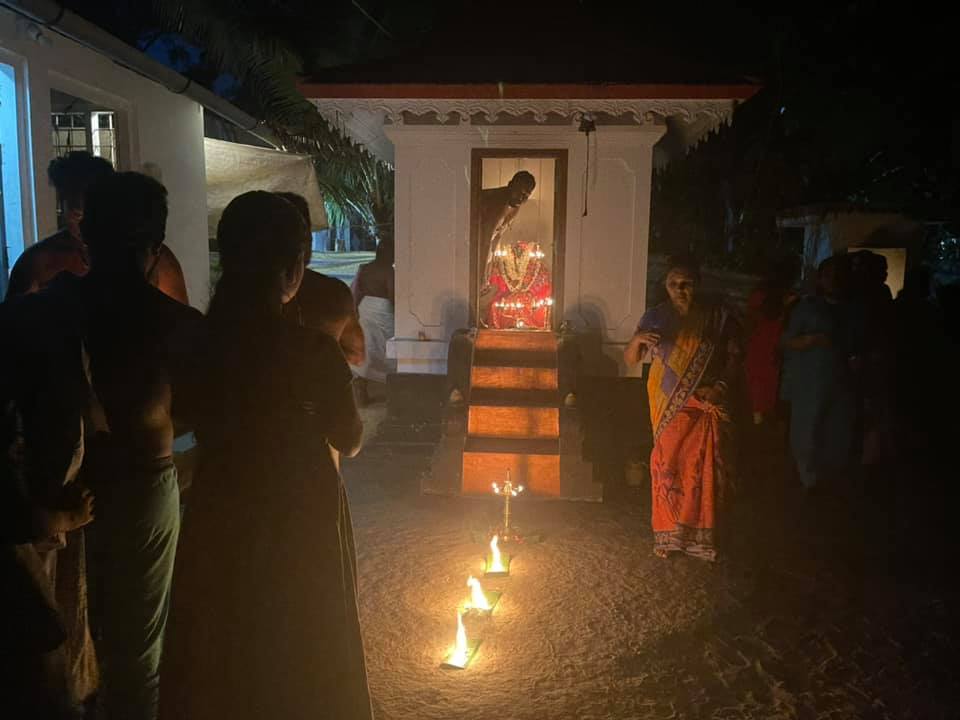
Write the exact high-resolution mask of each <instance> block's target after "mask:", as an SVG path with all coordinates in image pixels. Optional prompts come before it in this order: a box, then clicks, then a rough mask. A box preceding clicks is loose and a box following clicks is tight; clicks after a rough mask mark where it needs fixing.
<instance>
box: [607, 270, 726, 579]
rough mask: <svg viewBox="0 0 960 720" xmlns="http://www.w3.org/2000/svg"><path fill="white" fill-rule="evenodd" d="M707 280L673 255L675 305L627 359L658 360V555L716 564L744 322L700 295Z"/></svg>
mask: <svg viewBox="0 0 960 720" xmlns="http://www.w3.org/2000/svg"><path fill="white" fill-rule="evenodd" d="M699 281H700V273H699V269H698V267H697V264H696V262H695V261H693V260H690V259H685V258H671V260H670V263H669V265H668V269H667V277H666V288H667V295H668V296H669V301H667V302H664V303H661V304H660V305H657V306H655V307H653V308H651V309H650V310H648V311H647V312H646V313H644V315H643V317H642V318H641V320H640V323H639V325H638V326H637V331H636V333H635V334H634V336H633V338H632V339H631V341H630V343H629V344H628V345H627V348H626V350H625V351H624V359H625V360H626V362H627V364H628V365H636V364H637V363H638V362H640V361H641V360H642V359H643V356H644V355H645V354H646V353H648V352H649V353H650V355H651V360H652V364H651V367H650V375H649V378H648V380H647V395H648V397H649V400H650V419H651V421H652V424H653V435H654V446H653V454H652V456H651V458H650V476H651V481H652V485H653V488H652V489H653V535H654V553H655V554H656V555H658V556H659V557H664V558H665V557H667V556H669V555H670V554H671V553H675V552H683V553H686V554H688V555H693V556H695V557H699V558H703V559H705V560H711V561H712V560H715V559H716V555H717V552H716V546H715V538H714V532H715V529H716V521H717V513H718V510H719V509H720V508H721V504H722V501H723V494H724V491H725V489H726V487H725V483H726V476H725V469H726V468H725V465H724V455H725V453H726V451H727V438H728V437H729V433H728V428H729V427H730V417H729V414H728V410H727V401H728V398H729V397H730V392H729V389H728V388H729V386H730V385H733V384H734V381H735V378H736V376H737V372H738V367H737V363H738V360H739V357H740V354H741V353H740V350H739V345H738V342H737V339H736V330H737V328H736V323H735V322H733V320H732V318H731V316H730V313H729V312H728V311H727V309H726V308H725V307H724V306H723V305H722V304H721V303H718V302H708V301H705V300H703V299H700V298H698V297H697V293H696V289H697V285H698V284H699Z"/></svg>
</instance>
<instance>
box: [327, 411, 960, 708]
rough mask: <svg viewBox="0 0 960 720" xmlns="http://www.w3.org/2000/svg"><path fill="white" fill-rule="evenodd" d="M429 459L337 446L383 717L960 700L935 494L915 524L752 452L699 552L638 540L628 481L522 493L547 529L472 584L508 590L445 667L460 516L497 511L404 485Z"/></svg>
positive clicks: (381, 446) (644, 536)
mask: <svg viewBox="0 0 960 720" xmlns="http://www.w3.org/2000/svg"><path fill="white" fill-rule="evenodd" d="M378 412H382V411H378V410H377V409H376V408H371V409H368V410H366V411H365V415H366V416H367V419H368V423H369V424H370V425H375V424H376V421H377V420H378V419H379V415H378ZM428 465H429V454H428V453H427V452H426V451H425V449H424V448H422V447H418V446H404V445H389V444H385V443H377V442H375V441H374V442H372V443H371V444H369V445H368V447H367V448H366V450H365V451H364V452H363V453H362V454H361V455H360V456H359V457H358V458H355V459H353V460H350V461H348V462H347V463H345V469H344V475H345V477H346V479H347V483H348V486H349V491H350V496H351V502H352V512H353V518H354V524H355V531H356V538H357V544H358V551H359V566H360V574H361V596H360V597H361V615H362V622H363V626H364V631H365V643H366V652H367V663H368V673H369V680H370V686H371V691H372V695H373V700H374V707H375V710H376V713H377V717H378V718H379V719H380V720H406V719H410V720H412V719H414V718H416V719H418V720H431V719H437V720H439V719H443V720H447V719H449V718H460V719H472V718H476V719H478V720H479V719H490V720H492V719H495V718H514V719H516V720H524V719H526V718H530V719H533V718H538V719H539V718H583V719H585V720H586V719H589V718H657V719H666V718H677V719H679V718H712V719H716V720H736V719H739V718H769V719H774V718H784V719H785V718H816V719H822V720H827V719H830V720H837V719H840V718H891V719H900V718H923V719H924V720H933V719H935V718H956V717H960V689H958V688H960V683H958V682H957V681H958V672H957V670H955V669H954V665H955V664H956V663H955V662H954V661H955V650H956V646H957V642H956V637H957V636H956V633H955V631H956V629H957V627H958V622H957V604H956V599H957V595H956V593H955V590H954V587H953V583H952V582H950V573H952V571H953V569H954V568H955V567H956V565H955V555H954V554H953V546H952V545H949V546H948V545H944V544H943V543H942V542H940V541H939V536H937V535H935V534H934V535H933V536H931V535H930V533H936V532H939V530H938V529H937V528H939V527H940V525H939V524H938V523H940V521H941V518H940V516H941V515H942V514H943V513H941V512H940V510H941V509H942V505H943V503H937V504H936V506H931V505H930V504H929V502H928V501H926V500H923V499H918V500H917V505H918V506H919V507H920V508H926V517H925V518H924V519H923V521H922V522H920V524H919V526H917V527H912V526H910V525H909V524H905V520H904V519H905V518H907V519H909V518H916V517H923V515H922V513H920V514H918V513H917V512H914V511H913V510H912V509H911V510H910V511H907V510H906V509H905V507H906V506H905V505H904V503H905V502H907V503H908V501H907V500H905V499H904V498H903V497H900V496H896V497H891V493H890V492H886V493H885V494H884V495H883V497H881V498H880V499H876V500H871V501H870V502H869V503H865V502H863V497H864V495H863V491H862V490H853V489H852V488H851V489H850V490H849V491H846V490H845V491H844V492H840V493H834V494H829V495H828V496H827V497H819V498H815V499H808V498H803V497H801V496H800V494H799V493H797V492H795V491H793V490H792V489H791V486H790V485H789V483H787V482H786V481H785V480H783V479H782V475H783V473H782V470H780V469H778V468H777V467H775V466H774V465H769V466H766V467H760V468H759V469H755V470H754V477H756V478H759V479H757V480H754V481H753V484H752V486H751V487H750V488H748V489H749V492H747V489H744V491H743V492H741V494H740V498H739V499H738V502H737V504H736V509H735V510H734V511H732V513H731V514H730V515H729V517H730V518H731V525H732V526H733V527H734V528H736V530H734V531H733V532H730V533H729V535H728V537H729V540H728V543H727V546H728V548H729V552H728V553H727V556H726V559H725V560H724V561H722V562H720V563H718V564H716V565H710V564H706V563H703V562H701V561H698V560H695V559H688V558H676V559H672V560H668V561H664V560H660V559H658V558H656V557H654V556H653V554H652V552H651V549H652V543H651V534H650V527H649V520H648V515H649V510H648V507H647V506H646V502H645V499H644V498H643V497H642V496H641V495H639V494H638V495H637V496H634V497H630V496H625V497H624V498H623V500H622V501H618V502H615V503H610V502H608V503H605V504H602V505H601V504H575V503H566V502H543V501H539V502H538V501H527V502H522V503H518V505H517V507H516V521H517V523H519V524H520V525H522V526H523V527H524V528H526V529H528V530H532V529H536V530H537V531H540V532H542V533H543V539H542V541H541V542H539V543H536V544H527V545H525V546H523V547H521V548H520V549H519V550H518V552H517V554H516V557H515V561H514V565H513V572H512V573H511V577H509V578H508V579H505V580H503V581H500V582H491V583H488V584H487V585H486V587H487V588H488V589H500V590H503V592H504V595H503V599H502V600H501V602H500V605H499V607H498V608H497V609H496V611H495V613H494V616H493V617H492V618H491V619H489V620H485V621H477V622H470V623H468V625H467V629H468V633H469V634H470V635H471V636H472V637H477V638H481V639H482V645H481V647H480V650H479V653H478V655H477V657H476V658H475V660H474V662H473V664H472V665H471V666H470V667H469V668H467V669H466V670H463V671H449V670H442V669H440V668H439V664H440V662H441V660H442V659H443V656H444V654H445V652H446V651H447V650H448V649H449V647H450V646H451V644H452V642H453V639H454V631H455V627H456V625H455V624H456V616H455V609H456V607H457V605H458V603H460V602H461V601H462V600H464V599H465V597H466V595H467V588H466V585H465V583H466V579H467V576H468V575H469V574H471V573H474V574H476V573H478V572H479V571H480V569H481V564H482V555H483V551H484V547H483V546H482V545H481V544H478V543H477V542H475V541H474V538H473V533H474V531H476V530H479V529H483V528H484V527H486V526H488V525H489V524H490V523H492V522H494V521H495V519H496V516H497V509H498V507H497V505H496V504H495V503H496V501H491V502H487V501H485V500H468V499H460V498H439V497H429V496H421V495H420V494H419V492H418V477H419V474H420V473H421V472H423V471H425V470H426V469H427V467H428ZM918 482H919V481H918ZM871 493H872V494H871V495H870V497H873V495H874V494H876V492H875V491H873V490H871ZM894 495H895V493H894ZM908 495H909V497H911V498H915V497H916V493H913V492H911V493H908ZM864 507H868V508H870V509H869V511H867V510H863V508H864ZM911 508H912V506H911ZM925 533H926V535H924V534H925ZM931 541H932V542H931ZM917 548H921V549H922V551H923V552H922V554H919V555H918V554H917V552H916V549H917Z"/></svg>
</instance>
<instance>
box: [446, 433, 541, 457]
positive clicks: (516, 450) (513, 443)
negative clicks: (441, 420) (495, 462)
mask: <svg viewBox="0 0 960 720" xmlns="http://www.w3.org/2000/svg"><path fill="white" fill-rule="evenodd" d="M463 449H464V451H466V452H477V453H501V454H502V453H508V454H512V455H559V454H560V440H559V438H558V439H556V440H531V439H529V438H485V437H468V438H467V440H466V443H464V446H463Z"/></svg>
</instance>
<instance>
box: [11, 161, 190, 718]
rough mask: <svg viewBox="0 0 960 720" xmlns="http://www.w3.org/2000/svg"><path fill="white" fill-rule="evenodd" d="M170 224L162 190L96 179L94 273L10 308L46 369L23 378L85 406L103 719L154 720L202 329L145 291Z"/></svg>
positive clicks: (90, 202)
mask: <svg viewBox="0 0 960 720" xmlns="http://www.w3.org/2000/svg"><path fill="white" fill-rule="evenodd" d="M166 218H167V198H166V190H165V189H164V187H163V186H162V185H161V184H160V183H158V182H157V181H155V180H153V179H151V178H149V177H147V176H145V175H140V174H138V173H114V174H110V175H108V176H106V177H104V178H101V179H100V180H98V181H97V182H96V183H95V184H93V185H92V186H90V188H89V190H88V192H87V197H86V208H85V213H84V218H83V221H82V224H81V229H82V231H83V237H84V240H85V242H86V245H87V247H88V248H89V254H90V270H89V272H88V273H86V274H85V275H84V276H83V277H77V276H76V275H74V274H71V273H61V274H60V275H59V276H58V277H57V278H55V279H54V280H53V281H52V282H51V283H50V284H49V285H48V286H47V288H46V289H44V290H43V291H41V292H39V293H36V294H34V295H30V296H28V297H24V298H22V299H20V300H19V301H16V302H15V304H14V305H13V307H11V308H9V309H8V314H10V315H13V316H14V317H15V318H18V322H16V323H15V325H16V327H17V328H18V330H19V333H18V334H17V335H16V336H15V337H14V338H12V340H13V345H14V347H15V348H17V351H18V352H19V353H22V354H24V355H25V357H27V358H28V361H27V362H24V363H21V367H24V368H28V367H29V366H31V365H34V366H38V367H39V368H40V370H39V371H33V373H32V375H30V376H29V377H28V378H27V379H28V380H29V381H30V382H32V383H33V385H34V386H36V387H37V388H38V391H39V388H42V387H43V385H44V383H45V382H47V383H49V382H51V381H52V380H53V378H51V377H49V375H50V372H47V371H45V370H44V368H48V369H49V370H50V371H53V370H56V371H57V372H59V373H60V374H61V375H63V376H64V377H66V378H68V382H67V383H66V386H65V387H66V389H65V391H64V402H65V403H67V402H81V403H82V404H84V405H86V408H85V413H84V414H85V416H86V422H85V426H86V457H85V459H84V463H83V468H82V470H81V477H82V478H84V479H85V480H86V482H87V484H89V485H90V486H91V487H92V488H93V489H94V492H95V493H96V496H97V520H96V522H95V523H94V525H93V526H92V535H93V538H92V540H93V542H92V545H93V550H94V552H92V553H91V556H92V557H93V558H94V559H95V562H94V567H95V569H96V572H97V577H98V581H99V582H98V585H99V586H100V597H101V600H102V608H101V609H102V627H101V634H102V642H101V644H100V645H99V646H98V654H99V656H100V658H101V660H102V665H103V681H104V689H103V691H102V693H101V696H100V699H101V700H102V702H103V704H104V707H105V709H106V715H107V717H111V718H112V717H117V718H121V717H122V718H132V719H134V720H141V719H144V720H147V719H149V720H152V719H153V718H155V717H156V713H157V700H158V691H159V674H158V670H159V664H160V651H161V643H162V638H163V630H164V627H165V624H166V618H167V608H168V604H169V596H170V584H171V579H172V575H173V561H174V555H175V551H176V544H177V537H178V535H179V528H180V520H179V492H178V488H177V475H176V469H175V468H174V465H173V462H172V455H173V435H174V433H173V413H174V412H175V410H176V408H174V404H173V395H174V390H173V388H174V386H175V385H176V386H177V387H179V382H180V380H181V378H182V377H183V371H184V369H185V367H186V365H187V362H186V356H187V352H188V350H189V349H190V347H191V344H192V341H193V339H194V338H195V337H196V335H197V334H198V333H199V331H200V323H201V321H202V317H201V316H200V314H199V313H198V312H197V311H196V310H193V309H191V308H189V307H188V306H186V305H183V304H181V303H179V302H177V301H175V300H173V299H172V298H170V297H168V296H167V295H165V294H164V293H162V292H160V291H159V290H158V289H157V288H155V287H154V286H152V285H151V284H150V283H149V281H148V277H149V276H150V274H151V272H152V271H153V270H154V267H155V265H156V263H157V262H158V259H159V258H160V256H161V248H162V246H163V240H164V232H165V227H166ZM52 357H55V361H54V360H53V359H51V358H52ZM30 359H32V360H33V362H32V363H31V362H29V360H30ZM38 361H44V362H38ZM25 372H26V371H25ZM45 375H46V377H45ZM58 382H63V380H62V378H61V379H60V380H58ZM24 392H25V391H24ZM178 399H179V395H178ZM28 442H29V439H28Z"/></svg>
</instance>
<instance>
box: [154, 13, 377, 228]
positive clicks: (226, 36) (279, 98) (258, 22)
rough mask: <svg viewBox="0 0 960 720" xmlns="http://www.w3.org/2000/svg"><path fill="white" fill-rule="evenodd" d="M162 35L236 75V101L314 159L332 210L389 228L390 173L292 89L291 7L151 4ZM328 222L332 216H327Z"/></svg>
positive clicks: (296, 62)
mask: <svg viewBox="0 0 960 720" xmlns="http://www.w3.org/2000/svg"><path fill="white" fill-rule="evenodd" d="M152 7H153V11H154V14H155V16H156V18H157V20H158V22H160V23H161V25H162V27H163V28H164V29H165V30H167V31H172V32H177V33H180V34H182V35H183V36H184V37H186V38H188V39H189V40H190V41H192V42H195V43H196V44H197V45H198V46H200V47H202V48H203V51H204V53H205V56H206V59H207V61H208V62H210V63H213V64H214V65H215V66H216V67H218V68H219V69H220V70H221V71H222V72H227V73H231V74H233V75H235V76H236V77H237V78H238V80H239V82H240V87H241V90H240V95H239V97H237V98H235V100H234V101H235V102H236V103H237V104H238V105H239V106H240V107H243V108H244V109H245V110H246V111H247V112H249V113H251V114H252V115H254V116H255V117H257V118H260V119H261V120H262V121H263V122H264V123H265V124H266V125H267V126H268V127H270V128H271V129H272V130H273V131H274V132H275V133H276V135H277V136H278V137H279V138H280V139H281V141H282V142H283V143H284V145H285V146H286V147H287V148H289V149H290V150H294V151H296V152H304V153H308V154H310V155H312V156H313V157H314V159H315V163H314V166H315V167H316V170H317V180H318V182H319V184H320V189H321V190H322V191H323V193H324V196H325V198H326V200H327V203H328V206H329V208H328V209H330V210H332V212H333V214H334V215H335V216H337V217H339V218H346V217H347V216H348V215H350V214H353V215H355V216H356V217H357V218H358V219H359V221H360V222H361V223H363V224H365V225H367V226H368V227H369V228H370V230H371V231H372V232H376V231H377V228H378V226H379V227H384V226H386V225H387V224H389V223H391V221H392V215H393V172H392V170H391V169H390V168H389V167H388V166H387V165H385V164H384V163H382V162H379V161H378V160H377V159H376V158H374V157H373V156H372V155H371V154H370V153H369V152H367V151H366V150H365V149H364V148H363V147H362V146H360V145H358V144H356V143H354V142H352V141H351V140H350V139H349V138H347V137H345V136H344V135H342V134H341V133H340V132H339V131H338V130H337V129H336V128H334V127H332V126H331V125H330V123H328V122H327V120H326V119H325V118H324V117H323V116H322V115H321V114H320V113H319V112H318V111H317V109H316V107H314V106H313V104H312V103H310V102H309V101H308V100H306V99H305V98H304V97H303V96H302V95H301V94H300V93H299V91H298V90H297V77H298V73H299V72H300V70H301V67H302V62H301V58H300V57H299V56H298V54H297V52H296V51H295V49H294V48H293V47H292V46H291V45H290V44H289V43H288V42H286V41H285V39H284V35H283V32H282V30H283V27H284V23H290V22H296V8H295V7H294V6H293V5H292V4H290V3H289V2H284V0H267V1H265V2H256V3H252V2H244V1H243V0H189V1H188V2H187V1H184V0H152ZM331 219H333V218H331Z"/></svg>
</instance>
